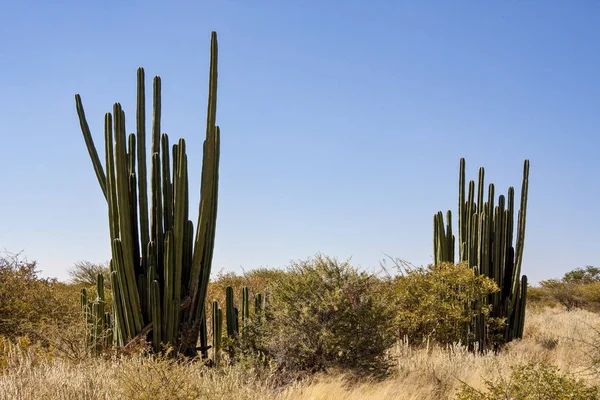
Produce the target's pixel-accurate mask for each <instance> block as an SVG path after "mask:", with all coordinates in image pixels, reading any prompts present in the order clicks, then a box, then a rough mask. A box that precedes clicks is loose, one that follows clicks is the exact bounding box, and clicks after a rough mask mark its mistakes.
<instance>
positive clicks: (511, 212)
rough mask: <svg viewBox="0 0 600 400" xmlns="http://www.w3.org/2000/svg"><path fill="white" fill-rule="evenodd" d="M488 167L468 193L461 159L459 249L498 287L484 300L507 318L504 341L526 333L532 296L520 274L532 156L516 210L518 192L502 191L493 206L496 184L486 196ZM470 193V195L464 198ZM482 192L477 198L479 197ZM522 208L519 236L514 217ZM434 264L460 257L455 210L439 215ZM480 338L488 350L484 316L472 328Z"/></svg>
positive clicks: (464, 258)
mask: <svg viewBox="0 0 600 400" xmlns="http://www.w3.org/2000/svg"><path fill="white" fill-rule="evenodd" d="M484 175H485V171H484V169H483V168H480V169H479V182H478V185H477V188H476V187H475V182H474V181H470V182H469V184H468V192H467V193H465V188H466V185H465V182H466V181H465V160H464V158H462V159H461V160H460V175H459V192H458V193H459V194H458V197H459V199H458V235H459V238H458V251H459V261H461V262H462V261H466V262H468V264H469V266H470V267H472V268H473V269H474V271H475V273H477V274H482V275H485V276H487V277H488V278H490V279H492V280H493V281H494V282H496V284H497V285H498V287H499V289H500V290H499V291H498V292H497V293H494V294H492V295H490V296H489V298H486V299H482V301H484V302H485V303H486V304H490V305H491V306H492V311H491V314H490V316H491V317H495V318H505V319H506V328H505V331H504V332H501V333H502V336H503V338H504V341H505V342H509V341H511V340H513V339H518V338H522V337H523V325H524V322H525V302H526V296H527V276H525V275H523V276H522V277H521V276H520V275H521V265H522V262H523V248H524V241H525V222H526V213H527V194H528V188H529V160H525V162H524V166H523V181H522V188H521V201H520V208H519V210H518V211H516V210H515V200H514V198H515V191H514V188H513V187H510V188H509V189H508V195H507V197H505V196H503V195H500V196H499V198H498V204H497V205H494V184H493V183H490V184H489V186H488V199H487V201H485V200H484ZM465 194H466V197H465ZM476 195H477V198H475V196H476ZM515 212H517V216H518V218H517V225H516V238H515V242H514V243H515V245H514V246H513V238H514V236H515V226H514V216H515ZM433 221H434V241H433V249H434V262H435V263H436V264H439V263H442V262H454V261H455V254H454V249H455V237H454V235H453V233H452V213H451V212H450V211H448V212H447V215H446V224H444V215H443V214H442V212H438V213H437V214H435V216H434V220H433ZM471 330H472V334H473V336H474V338H475V339H474V340H475V342H477V343H478V346H479V348H480V349H482V350H483V349H485V348H486V336H487V335H486V324H485V319H484V317H483V316H480V317H478V319H477V321H474V322H473V324H472V326H471Z"/></svg>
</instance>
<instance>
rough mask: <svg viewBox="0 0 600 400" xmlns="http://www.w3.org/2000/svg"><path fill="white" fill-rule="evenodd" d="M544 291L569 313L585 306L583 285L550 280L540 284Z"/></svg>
mask: <svg viewBox="0 0 600 400" xmlns="http://www.w3.org/2000/svg"><path fill="white" fill-rule="evenodd" d="M540 285H541V287H542V289H545V290H546V291H547V293H548V294H549V295H550V296H551V297H552V299H554V301H556V302H557V303H559V304H560V305H562V306H564V307H565V308H566V309H567V311H570V310H573V309H575V308H579V307H582V306H583V305H584V304H585V299H584V294H583V290H582V289H583V285H580V284H578V283H572V282H564V281H562V280H558V279H549V280H545V281H542V282H540Z"/></svg>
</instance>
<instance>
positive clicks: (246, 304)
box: [242, 287, 250, 333]
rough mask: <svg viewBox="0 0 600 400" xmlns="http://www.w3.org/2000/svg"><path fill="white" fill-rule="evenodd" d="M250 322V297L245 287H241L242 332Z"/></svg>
mask: <svg viewBox="0 0 600 400" xmlns="http://www.w3.org/2000/svg"><path fill="white" fill-rule="evenodd" d="M249 322H250V298H249V292H248V288H247V287H243V288H242V333H243V332H244V330H245V329H246V326H247V325H248V323H249Z"/></svg>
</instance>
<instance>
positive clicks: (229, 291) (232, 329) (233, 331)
mask: <svg viewBox="0 0 600 400" xmlns="http://www.w3.org/2000/svg"><path fill="white" fill-rule="evenodd" d="M225 317H226V318H227V336H229V337H234V336H236V335H237V334H238V311H237V308H236V307H235V306H234V302H233V288H232V287H231V286H228V287H227V288H225Z"/></svg>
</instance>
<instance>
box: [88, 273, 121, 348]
mask: <svg viewBox="0 0 600 400" xmlns="http://www.w3.org/2000/svg"><path fill="white" fill-rule="evenodd" d="M96 290H97V292H98V297H96V299H95V300H94V301H92V300H91V299H88V294H87V290H86V289H85V288H82V289H81V310H82V311H83V314H84V316H85V321H86V345H87V347H88V348H89V349H91V350H92V351H93V352H94V353H99V352H101V351H102V349H103V348H104V347H108V346H110V345H111V344H112V342H113V326H112V318H111V316H110V313H109V312H108V311H105V297H104V276H102V274H98V279H97V281H96Z"/></svg>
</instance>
